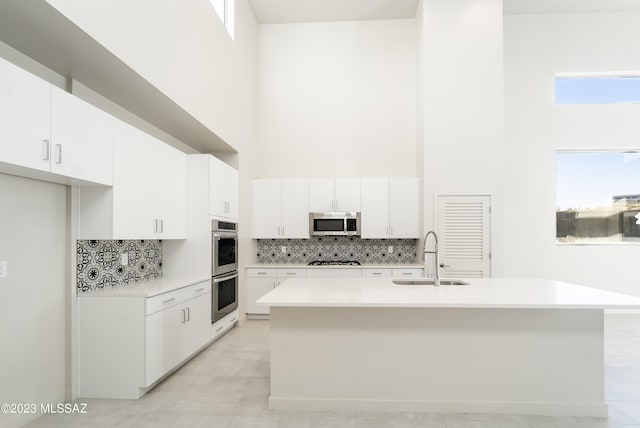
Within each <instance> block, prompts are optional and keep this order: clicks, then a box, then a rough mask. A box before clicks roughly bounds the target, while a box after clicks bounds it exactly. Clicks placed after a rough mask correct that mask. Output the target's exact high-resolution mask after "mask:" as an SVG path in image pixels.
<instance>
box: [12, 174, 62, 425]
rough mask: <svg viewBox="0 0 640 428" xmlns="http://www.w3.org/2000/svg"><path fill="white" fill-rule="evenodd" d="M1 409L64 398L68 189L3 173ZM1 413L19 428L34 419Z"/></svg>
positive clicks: (28, 415)
mask: <svg viewBox="0 0 640 428" xmlns="http://www.w3.org/2000/svg"><path fill="white" fill-rule="evenodd" d="M0 195H2V202H1V203H0V260H6V261H8V276H7V278H0V344H1V346H2V351H1V352H0V403H35V404H37V406H38V407H37V410H38V413H39V411H40V408H39V406H40V403H54V404H55V403H62V402H64V399H65V346H66V342H65V340H66V333H65V267H66V264H65V260H66V250H67V245H68V244H67V240H66V236H67V235H66V230H67V225H66V217H67V207H66V204H67V197H66V188H65V187H64V186H61V185H57V184H50V183H44V182H41V181H35V180H29V179H26V178H19V177H14V176H10V175H4V174H0ZM38 413H36V414H20V415H6V414H0V426H3V427H5V426H21V425H22V424H23V423H24V422H25V421H27V420H29V419H33V418H35V417H37V416H39V414H38Z"/></svg>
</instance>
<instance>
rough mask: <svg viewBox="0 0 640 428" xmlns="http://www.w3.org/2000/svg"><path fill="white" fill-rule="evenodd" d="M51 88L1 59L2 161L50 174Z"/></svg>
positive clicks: (0, 146)
mask: <svg viewBox="0 0 640 428" xmlns="http://www.w3.org/2000/svg"><path fill="white" fill-rule="evenodd" d="M50 133H51V85H50V84H49V83H48V82H45V81H44V80H42V79H40V78H38V77H36V76H34V75H33V74H31V73H27V72H26V71H24V70H23V69H21V68H19V67H16V66H15V65H13V64H11V63H10V62H8V61H5V60H4V59H2V58H0V162H7V163H9V164H13V165H19V166H23V167H27V168H33V169H38V170H42V171H50V169H51V164H50V157H49V150H50Z"/></svg>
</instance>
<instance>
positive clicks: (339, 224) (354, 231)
mask: <svg viewBox="0 0 640 428" xmlns="http://www.w3.org/2000/svg"><path fill="white" fill-rule="evenodd" d="M309 234H310V235H315V236H326V235H347V236H360V213H359V212H357V213H356V212H350V213H347V212H324V213H309Z"/></svg>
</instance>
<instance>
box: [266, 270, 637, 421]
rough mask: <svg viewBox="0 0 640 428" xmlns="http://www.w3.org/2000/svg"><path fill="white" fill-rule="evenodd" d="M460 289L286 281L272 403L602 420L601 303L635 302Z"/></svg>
mask: <svg viewBox="0 0 640 428" xmlns="http://www.w3.org/2000/svg"><path fill="white" fill-rule="evenodd" d="M468 282H470V284H469V285H465V286H440V287H434V286H430V285H396V284H394V283H393V282H392V280H391V279H389V278H386V279H385V278H380V279H374V278H342V279H341V278H292V279H290V280H287V281H286V282H284V283H283V284H282V285H280V286H279V287H277V288H275V289H274V290H273V291H271V292H269V293H268V294H267V295H265V296H263V297H262V298H261V299H260V300H259V301H258V303H259V304H263V305H268V306H270V307H271V394H270V397H269V406H270V407H271V408H273V409H287V410H357V411H368V410H376V411H394V410H398V411H437V412H487V413H513V414H545V415H573V416H600V417H603V416H606V415H607V405H606V402H605V398H604V343H603V338H604V332H603V327H604V326H603V324H604V309H608V308H615V309H629V308H633V309H640V299H638V298H635V297H631V296H626V295H622V294H617V293H612V292H607V291H603V290H598V289H593V288H588V287H583V286H579V285H574V284H568V283H564V282H559V281H552V280H541V279H507V278H499V279H497V278H491V279H489V278H483V279H471V280H468Z"/></svg>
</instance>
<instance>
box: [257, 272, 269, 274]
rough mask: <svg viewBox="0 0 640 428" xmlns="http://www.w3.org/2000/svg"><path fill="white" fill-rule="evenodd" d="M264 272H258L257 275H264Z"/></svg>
mask: <svg viewBox="0 0 640 428" xmlns="http://www.w3.org/2000/svg"><path fill="white" fill-rule="evenodd" d="M266 274H267V273H266V272H258V275H266Z"/></svg>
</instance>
